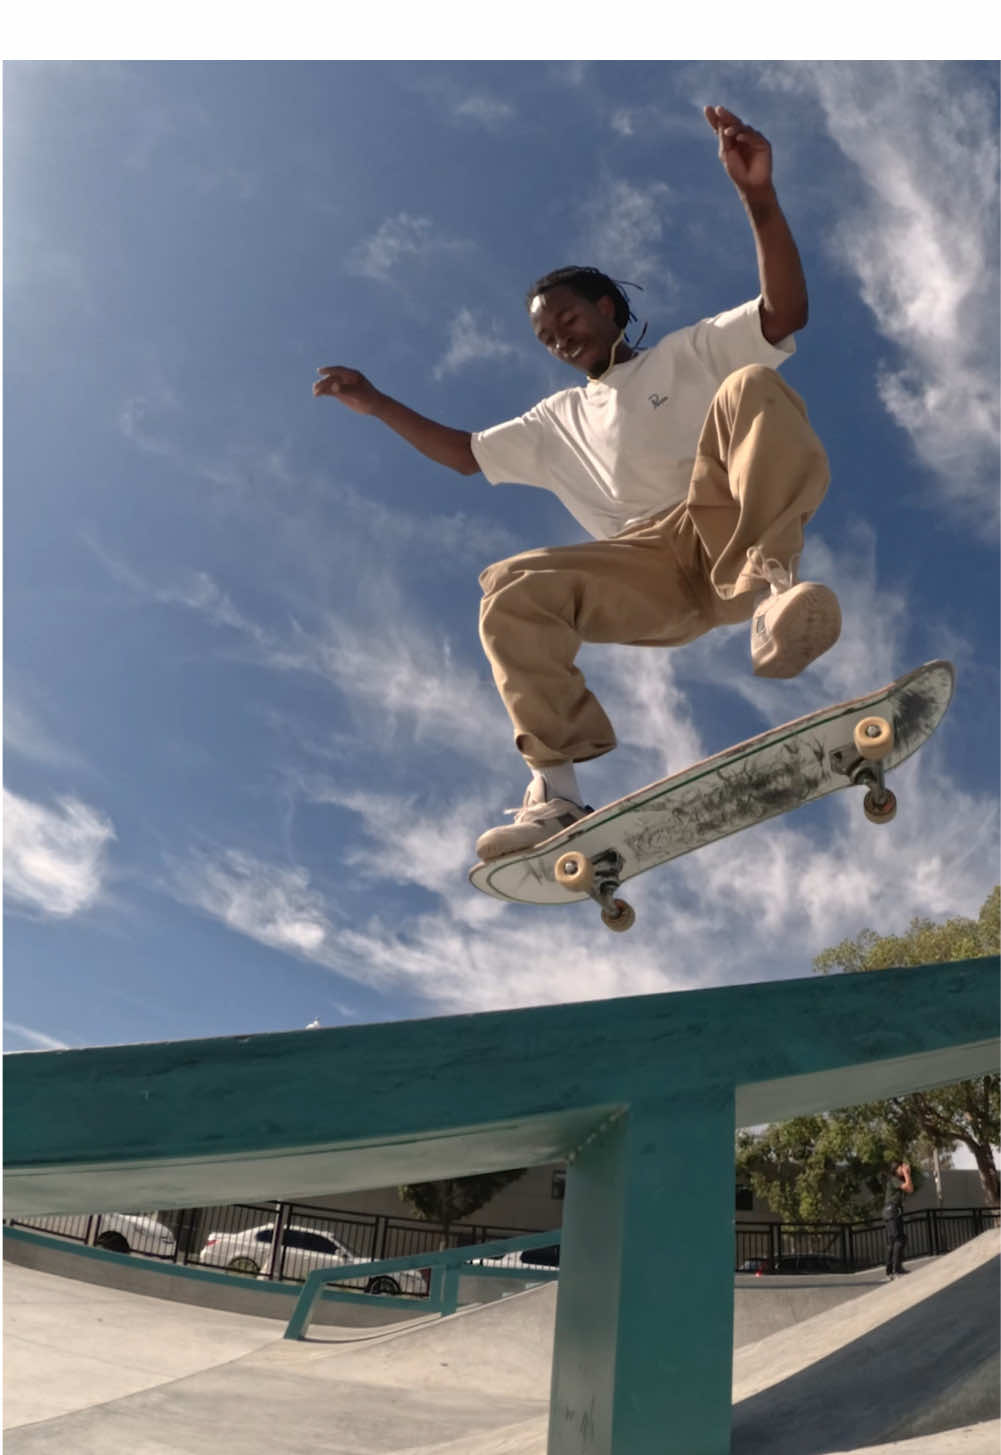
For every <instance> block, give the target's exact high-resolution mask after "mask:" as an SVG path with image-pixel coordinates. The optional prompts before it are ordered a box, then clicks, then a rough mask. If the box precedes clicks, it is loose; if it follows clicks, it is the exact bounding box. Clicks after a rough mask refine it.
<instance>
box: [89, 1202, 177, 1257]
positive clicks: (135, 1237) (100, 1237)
mask: <svg viewBox="0 0 1001 1455" xmlns="http://www.w3.org/2000/svg"><path fill="white" fill-rule="evenodd" d="M94 1247H95V1248H107V1250H108V1251H109V1253H147V1254H150V1255H151V1256H153V1257H156V1258H176V1256H177V1239H176V1238H175V1237H174V1235H173V1233H172V1232H171V1231H170V1229H169V1228H167V1227H164V1225H163V1223H160V1222H157V1220H156V1218H148V1217H144V1216H142V1215H141V1214H139V1213H101V1222H100V1226H99V1228H98V1233H97V1237H96V1238H95V1239H94Z"/></svg>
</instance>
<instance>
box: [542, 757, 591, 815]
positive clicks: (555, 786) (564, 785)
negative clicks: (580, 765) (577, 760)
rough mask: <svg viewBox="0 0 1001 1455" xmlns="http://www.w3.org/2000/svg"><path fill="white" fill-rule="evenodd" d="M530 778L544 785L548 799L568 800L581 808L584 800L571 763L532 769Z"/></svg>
mask: <svg viewBox="0 0 1001 1455" xmlns="http://www.w3.org/2000/svg"><path fill="white" fill-rule="evenodd" d="M532 776H533V777H534V778H535V779H537V780H541V781H542V782H543V783H545V785H546V788H547V789H548V792H549V797H550V798H568V799H569V800H570V802H571V803H576V804H579V805H580V806H581V807H583V804H584V798H583V795H582V793H581V791H580V784H579V783H578V782H577V774H576V773H575V772H574V766H573V764H572V763H557V764H555V766H553V765H549V766H547V767H545V768H534V769H533V770H532Z"/></svg>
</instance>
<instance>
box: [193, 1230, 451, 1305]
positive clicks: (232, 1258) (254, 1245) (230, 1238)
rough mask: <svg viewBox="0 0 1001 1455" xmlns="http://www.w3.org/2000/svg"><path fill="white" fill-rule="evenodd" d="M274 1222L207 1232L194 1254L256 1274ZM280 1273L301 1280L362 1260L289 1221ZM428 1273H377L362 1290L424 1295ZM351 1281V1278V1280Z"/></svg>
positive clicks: (262, 1266) (231, 1269) (267, 1253)
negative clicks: (231, 1230)
mask: <svg viewBox="0 0 1001 1455" xmlns="http://www.w3.org/2000/svg"><path fill="white" fill-rule="evenodd" d="M274 1237H275V1225H274V1223H266V1224H265V1225H264V1226H263V1227H260V1228H244V1229H242V1231H240V1232H238V1233H222V1232H219V1233H209V1235H208V1238H207V1239H206V1241H205V1246H204V1247H203V1248H202V1251H201V1252H200V1253H199V1255H198V1261H199V1263H200V1264H209V1265H212V1266H214V1267H217V1268H225V1269H227V1270H228V1271H229V1272H230V1273H246V1274H250V1275H252V1276H253V1275H256V1274H259V1273H261V1272H262V1271H263V1270H265V1269H266V1268H267V1266H268V1261H269V1259H270V1257H271V1245H272V1243H273V1242H274ZM282 1251H283V1258H282V1268H281V1270H280V1272H281V1274H282V1276H284V1277H286V1278H293V1279H304V1278H305V1277H306V1275H307V1273H312V1272H313V1270H314V1269H316V1268H329V1267H331V1266H333V1265H336V1264H338V1263H342V1264H343V1263H366V1262H368V1259H367V1258H365V1257H364V1256H363V1255H362V1254H359V1253H353V1252H352V1251H351V1249H350V1248H348V1247H347V1246H346V1245H345V1244H344V1243H340V1242H338V1240H337V1239H336V1238H334V1237H332V1236H331V1234H330V1233H325V1232H323V1231H322V1230H321V1229H319V1228H306V1227H302V1226H301V1225H300V1224H297V1223H290V1224H289V1225H288V1226H287V1227H286V1228H285V1231H284V1233H283V1236H282ZM429 1281H430V1280H429V1276H428V1274H427V1270H426V1269H419V1268H413V1269H407V1270H406V1271H404V1272H401V1273H394V1274H393V1275H392V1276H390V1275H388V1274H378V1275H377V1276H376V1277H374V1278H370V1279H369V1281H368V1283H367V1284H366V1285H365V1288H364V1292H365V1293H410V1294H418V1295H424V1294H425V1293H426V1292H427V1289H428V1284H429ZM353 1282H354V1280H352V1283H353Z"/></svg>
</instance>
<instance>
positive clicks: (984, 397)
mask: <svg viewBox="0 0 1001 1455" xmlns="http://www.w3.org/2000/svg"><path fill="white" fill-rule="evenodd" d="M997 99H998V98H997V67H996V66H995V65H993V64H988V63H981V62H962V63H938V62H928V63H924V62H903V63H883V62H873V63H859V62H838V63H833V62H814V63H792V62H781V61H780V62H771V63H764V62H747V63H708V62H691V63H682V62H654V63H636V62H619V61H608V62H542V61H540V62H527V61H524V62H523V61H512V62H499V61H483V62H473V63H468V62H467V63H459V62H447V61H443V62H435V61H420V62H414V63H381V62H343V63H338V62H318V63H304V62H298V63H281V62H268V61H262V62H242V63H227V62H187V61H176V62H162V63H161V62H148V63H132V62H76V63H24V62H18V63H13V64H8V65H7V67H6V68H5V75H4V101H5V234H6V235H5V305H4V306H5V340H4V342H5V376H6V377H5V385H6V397H5V415H4V423H5V458H4V498H5V520H4V525H5V547H6V549H5V593H4V607H5V641H4V655H5V674H4V675H5V685H4V691H5V699H4V705H5V714H4V715H5V759H6V798H5V840H6V851H5V885H6V919H5V936H4V951H5V967H4V969H5V974H4V1023H5V1043H6V1047H7V1049H9V1050H29V1049H39V1048H48V1047H58V1046H80V1045H97V1044H108V1043H114V1042H133V1041H156V1040H168V1039H176V1038H181V1037H196V1036H209V1035H221V1034H235V1033H240V1032H255V1031H266V1030H277V1029H288V1028H297V1027H302V1026H306V1025H308V1024H311V1023H314V1022H319V1023H320V1024H322V1025H325V1026H329V1025H337V1024H349V1023H354V1022H358V1021H371V1020H385V1019H399V1018H406V1017H412V1016H427V1015H433V1014H441V1013H451V1012H456V1011H477V1010H484V1009H493V1008H500V1007H508V1006H521V1005H532V1004H541V1003H544V1002H550V1001H567V1000H575V999H586V998H592V997H605V996H618V995H628V994H637V993H646V992H654V991H661V990H664V991H668V990H676V989H678V990H680V989H687V988H692V987H696V986H708V985H721V984H729V983H735V982H746V981H752V980H766V979H771V978H774V977H785V976H797V975H807V974H809V973H810V965H811V961H812V958H813V957H814V956H815V955H816V954H817V953H818V952H819V951H821V950H823V949H824V948H826V947H827V946H830V945H832V944H835V943H837V942H838V941H840V940H841V939H843V938H845V937H846V936H850V935H855V934H856V933H858V931H860V930H861V929H862V928H863V927H866V926H871V927H873V928H875V929H877V930H879V931H881V932H890V931H899V930H902V929H904V928H905V927H906V925H907V923H908V922H909V920H910V919H911V918H912V916H914V915H917V914H921V915H929V916H931V917H933V918H941V917H944V916H947V915H950V914H969V915H974V914H976V912H977V910H978V909H979V906H980V904H981V903H982V901H983V899H984V898H985V896H986V894H987V893H988V891H989V890H990V888H991V886H992V885H993V884H994V883H995V881H996V879H997V873H998V733H997V723H998V639H997V638H998V632H997V626H998V612H997V603H998V564H997V525H998V488H997V487H998V458H997V451H998V413H997V384H998V377H997V362H998V361H997V305H998V277H997V255H998V237H997V137H998V131H997ZM708 103H712V104H723V105H727V106H729V107H731V108H732V109H734V110H735V111H737V112H738V113H740V114H741V115H743V116H744V117H745V119H746V120H747V121H748V122H749V123H750V124H752V125H754V126H757V127H758V128H760V129H761V130H762V131H764V132H765V134H766V135H767V136H768V137H769V138H770V140H771V141H772V144H773V147H774V153H775V169H776V180H777V185H778V189H779V195H780V198H781V200H782V203H783V206H784V208H785V211H786V214H787V216H788V217H789V220H790V222H791V224H792V227H793V230H794V232H795V234H796V237H797V240H798V242H799V244H800V249H801V252H802V254H803V257H804V262H805V266H806V271H807V276H808V281H809V286H810V295H811V321H810V324H809V327H808V329H807V330H806V331H805V333H803V334H801V335H800V337H799V340H798V352H797V354H796V356H795V358H794V359H793V360H792V361H791V362H790V363H789V364H788V365H786V366H785V368H784V370H783V372H784V375H785V377H786V378H787V379H788V380H789V382H790V383H791V384H792V385H793V387H794V388H796V389H797V390H798V391H799V392H800V393H801V394H803V396H804V397H805V399H806V402H807V405H808V408H809V411H810V415H811V419H812V421H813V423H814V426H815V428H816V429H817V430H818V432H819V434H820V436H821V438H822V439H823V440H824V443H825V445H826V447H827V450H828V453H829V455H830V457H831V462H832V472H833V474H832V485H831V489H830V492H829V494H828V497H827V500H826V502H825V504H824V505H823V507H822V509H821V511H820V512H819V514H818V515H817V517H816V519H815V522H814V523H813V525H812V526H811V529H810V533H809V536H808V547H807V551H806V554H805V557H804V562H803V567H804V573H805V574H806V575H808V576H811V577H814V578H819V579H822V580H824V581H827V582H828V583H829V584H831V585H832V586H833V587H834V588H835V589H836V590H837V591H838V593H839V596H840V599H841V603H842V607H843V611H844V616H845V627H844V634H843V637H842V640H841V642H840V643H839V644H838V646H837V647H836V648H835V649H834V650H833V651H832V652H830V653H829V654H828V655H827V656H825V657H824V658H822V659H821V660H820V661H819V662H818V663H817V664H815V666H814V667H812V668H811V669H810V670H809V671H808V672H807V673H805V674H804V675H803V676H802V677H801V678H799V679H796V680H794V681H792V682H766V681H762V680H759V679H756V678H754V677H753V676H752V675H751V673H750V670H749V666H748V660H747V632H746V628H738V629H735V630H732V631H720V632H717V633H714V634H713V635H711V636H710V637H707V638H703V639H702V640H700V641H699V642H696V643H694V644H692V645H690V646H688V647H686V648H684V649H682V650H679V651H676V652H666V651H641V650H638V649H628V648H617V649H607V648H604V649H599V648H585V650H584V653H583V654H582V658H581V663H582V665H583V666H584V668H585V670H586V672H587V674H588V676H589V678H590V680H591V681H592V682H593V683H594V685H595V687H596V689H597V690H598V692H599V695H600V696H601V698H602V700H603V701H604V703H605V705H606V707H607V708H608V709H609V711H610V714H611V716H612V717H613V720H614V721H615V723H616V727H617V729H618V732H619V736H620V742H621V746H620V748H619V750H618V751H617V752H616V753H614V754H612V755H610V756H609V757H607V758H605V759H603V760H601V761H599V762H596V763H594V764H590V765H585V766H584V767H583V768H582V770H581V782H582V784H583V786H584V788H585V790H586V792H587V796H588V798H589V800H590V801H591V802H592V803H599V802H604V801H606V800H608V799H611V798H614V797H617V796H619V795H620V794H621V793H624V792H628V791H631V790H632V789H634V788H637V787H639V786H641V785H642V784H644V783H646V782H649V781H651V780H653V779H655V778H657V777H660V776H661V775H663V774H664V773H666V772H671V771H675V770H676V769H680V768H682V767H685V766H686V765H687V764H688V763H690V762H691V761H693V760H695V759H696V758H698V757H700V756H703V755H704V754H708V753H711V752H715V751H717V750H719V749H721V748H723V747H726V746H728V745H729V744H731V743H733V742H735V741H737V740H739V739H741V738H744V737H747V736H750V735H751V734H753V733H756V732H760V731H762V730H764V729H765V728H767V727H769V726H771V725H774V724H777V723H780V722H783V721H786V720H788V719H790V718H792V717H795V716H798V715H799V714H801V713H804V712H807V711H810V710H812V709H814V708H817V707H821V706H823V705H825V704H826V703H829V702H833V701H837V700H840V699H842V698H845V697H851V696H856V695H858V694H860V693H862V692H865V691H867V690H869V689H871V688H875V687H878V686H880V685H882V684H883V683H885V682H887V681H889V680H890V679H891V678H892V677H894V676H896V675H899V674H900V673H901V672H904V671H906V670H908V669H910V668H911V667H913V666H916V665H917V664H918V663H920V662H922V661H925V660H928V659H930V658H932V657H937V656H944V657H949V658H951V659H952V660H953V661H955V663H956V665H957V669H958V677H959V686H958V694H957V698H956V701H955V703H954V706H953V709H952V711H951V712H950V714H949V716H948V718H947V720H946V722H945V724H944V725H943V727H942V729H941V730H940V731H939V733H938V734H937V736H936V738H935V739H934V740H933V741H932V742H931V743H930V744H929V745H928V747H927V748H926V749H925V750H923V751H922V753H921V754H919V755H918V756H917V757H916V758H915V759H914V760H912V762H911V763H909V764H908V765H907V766H906V767H904V768H902V769H901V770H899V771H898V772H897V773H896V774H895V775H894V786H895V789H896V791H897V794H898V798H899V800H900V808H899V812H898V817H897V820H896V822H895V824H894V825H893V826H892V827H890V828H888V829H886V830H877V829H874V828H872V827H870V826H869V825H868V824H867V823H866V822H865V821H864V819H863V817H862V813H861V806H860V803H859V802H858V800H857V798H856V797H855V796H854V795H849V794H839V795H836V796H835V797H834V798H832V799H831V800H829V801H827V802H825V803H823V804H819V805H815V806H811V807H808V808H806V809H803V810H801V811H800V812H799V813H797V814H794V815H791V816H787V817H786V818H784V819H782V820H779V821H776V822H774V823H772V824H769V825H766V826H763V827H760V828H758V829H756V830H753V831H750V832H748V833H746V834H742V835H740V836H738V837H736V838H734V839H731V840H727V841H724V842H723V843H721V844H719V845H716V846H714V847H712V848H710V849H707V850H705V851H703V852H701V853H699V854H696V855H692V856H690V857H688V858H687V859H684V860H681V861H678V862H677V863H675V864H673V865H670V866H666V867H665V868H664V869H663V870H660V871H657V872H654V873H651V874H648V875H646V876H644V877H643V879H641V880H639V881H637V882H636V884H635V887H634V892H633V893H632V894H631V896H630V897H631V899H632V900H633V902H634V904H635V906H636V908H637V912H638V922H637V925H636V927H635V929H634V930H632V931H631V932H630V933H629V934H628V935H624V936H613V935H610V934H608V933H607V932H605V931H604V930H602V929H601V926H600V924H599V923H598V920H597V914H596V913H595V912H592V911H593V909H594V907H593V906H590V905H587V906H577V907H573V908H568V909H567V910H566V911H565V912H563V911H546V910H535V909H532V908H529V907H521V906H504V905H501V904H497V903H495V902H493V901H490V900H488V899H486V898H484V897H483V896H481V895H479V894H478V893H477V892H476V891H475V890H473V889H472V888H471V887H469V886H468V885H467V883H466V878H465V874H466V870H467V868H468V866H469V865H470V864H471V862H472V861H473V858H474V855H473V853H472V844H473V841H474V840H475V838H476V836H477V834H478V833H479V832H480V831H481V830H482V829H484V828H485V827H487V826H489V825H491V824H494V823H497V822H499V821H500V820H501V813H502V810H503V809H504V808H505V807H507V806H509V805H512V804H515V803H517V802H518V801H520V798H521V794H522V791H523V789H524V783H525V774H524V770H523V767H522V764H521V761H520V759H519V758H518V757H517V755H516V754H515V752H514V749H513V746H512V745H511V741H510V731H509V727H508V723H507V718H506V715H505V713H504V711H503V709H502V707H501V705H500V703H499V700H498V699H497V698H496V696H495V692H494V688H493V685H492V682H491V679H490V675H489V671H488V669H487V667H486V663H485V661H484V659H483V658H482V655H481V650H480V646H479V642H478V638H477V632H476V613H477V604H478V596H479V591H478V586H477V579H476V578H477V574H478V572H479V571H480V570H481V569H482V568H483V567H484V566H485V565H487V564H488V563H489V562H490V561H493V560H496V559H498V558H500V557H503V556H505V555H509V554H511V553H513V552H515V551H517V550H519V549H525V548H528V547H531V546H536V545H544V544H551V545H556V544H562V543H567V542H570V541H573V540H576V539H579V538H580V535H581V532H580V530H579V528H578V527H577V525H576V523H575V522H574V521H573V520H572V519H571V518H570V517H569V516H568V515H566V514H565V513H564V512H563V510H562V508H561V507H560V506H559V504H558V503H557V502H556V500H555V499H553V498H551V497H549V496H547V495H546V494H545V493H543V492H541V491H537V490H525V489H522V488H519V487H500V488H497V489H492V488H491V487H489V486H488V485H487V484H486V482H485V481H484V480H483V478H482V477H481V476H473V477H470V478H462V477H460V476H458V475H453V474H451V473H450V472H448V471H446V470H444V469H441V468H439V467H437V466H434V465H432V464H431V463H430V462H428V461H426V460H424V459H422V458H421V457H420V456H418V455H416V454H415V453H413V452H412V451H411V450H409V449H408V447H407V446H406V445H404V444H403V443H402V442H401V441H399V440H398V439H397V438H396V437H395V436H393V435H391V434H390V433H388V432H387V431H386V430H384V429H383V428H382V427H381V426H379V425H378V424H377V423H376V422H374V421H372V420H368V419H363V418H359V417H357V416H355V415H352V414H350V413H348V411H346V410H344V409H343V408H341V407H340V406H338V405H337V404H336V403H334V402H333V401H329V400H320V401H318V400H315V399H314V398H313V397H312V395H311V386H312V382H313V378H314V376H315V370H316V369H317V367H319V366H321V365H324V364H333V363H344V364H350V365H354V366H356V367H358V368H361V369H363V370H364V371H365V372H366V373H367V374H368V375H369V376H370V377H371V378H372V379H373V380H374V382H375V383H376V384H377V385H378V386H379V387H380V388H383V389H385V390H386V391H388V392H389V393H391V394H395V395H396V396H397V397H399V398H402V399H403V400H404V401H405V402H406V403H408V404H410V405H411V406H412V407H414V408H416V409H418V410H420V411H422V412H424V413H427V414H430V415H432V416H433V417H435V418H437V419H440V420H442V421H443V422H445V423H448V424H452V425H455V426H459V427H462V428H466V429H476V428H484V427H486V426H488V425H490V424H492V423H496V422H498V421H500V420H502V419H506V418H508V417H510V416H511V415H513V414H516V413H519V412H521V411H522V410H523V409H525V408H527V407H529V406H530V405H531V404H532V403H534V402H535V401H536V400H537V399H539V398H540V397H542V396H543V395H545V394H547V393H551V392H553V391H554V390H555V389H557V388H561V387H564V386H565V385H566V384H569V383H572V382H574V381H575V376H573V375H572V374H571V373H570V371H568V370H565V369H563V368H562V367H561V366H560V365H558V364H557V363H555V362H554V361H552V360H551V359H550V358H549V357H548V356H547V355H546V353H545V352H544V351H543V350H542V349H541V348H540V347H539V345H538V344H537V343H536V341H535V340H534V338H533V336H532V333H531V330H530V328H529V325H528V322H527V316H526V314H525V310H524V305H523V295H524V292H525V289H526V287H527V286H528V285H529V284H530V283H531V281H532V280H533V279H534V278H535V277H537V276H538V275H539V274H540V273H542V272H544V271H547V270H548V269H550V268H552V267H556V266H559V265H561V264H563V263H565V262H588V263H594V264H597V265H598V266H601V267H604V268H606V269H607V270H609V271H610V272H612V273H613V274H614V275H615V276H616V277H619V278H624V279H628V280H631V281H635V282H636V283H639V284H642V285H643V290H644V291H642V292H637V293H635V294H634V295H633V296H634V306H635V309H636V312H637V313H638V314H639V316H640V318H641V319H643V320H647V321H648V322H649V333H648V339H650V340H654V339H656V338H657V337H659V336H660V335H661V334H663V333H664V332H667V331H668V330H669V329H671V328H674V327H678V326H681V325H684V324H687V323H690V322H694V321H695V320H696V319H698V318H700V317H703V316H706V315H707V314H711V313H713V312H717V311H719V310H721V309H724V308H728V307H731V306H733V305H735V304H738V303H740V302H742V301H743V300H744V299H746V298H749V297H752V296H754V294H755V293H756V291H757V283H756V271H755V265H754V252H753V246H752V242H751V238H750V233H749V231H748V228H747V224H746V222H745V219H744V216H743V212H742V209H741V207H740V204H739V201H738V199H737V197H736V194H735V193H734V191H733V189H732V187H731V184H730V183H729V181H728V180H727V178H726V176H725V175H724V173H723V171H722V169H721V167H720V166H719V163H718V161H717V157H716V149H715V143H714V139H713V137H712V134H711V132H710V131H709V128H708V127H707V125H706V123H705V121H704V119H703V117H702V107H703V105H705V104H708Z"/></svg>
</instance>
